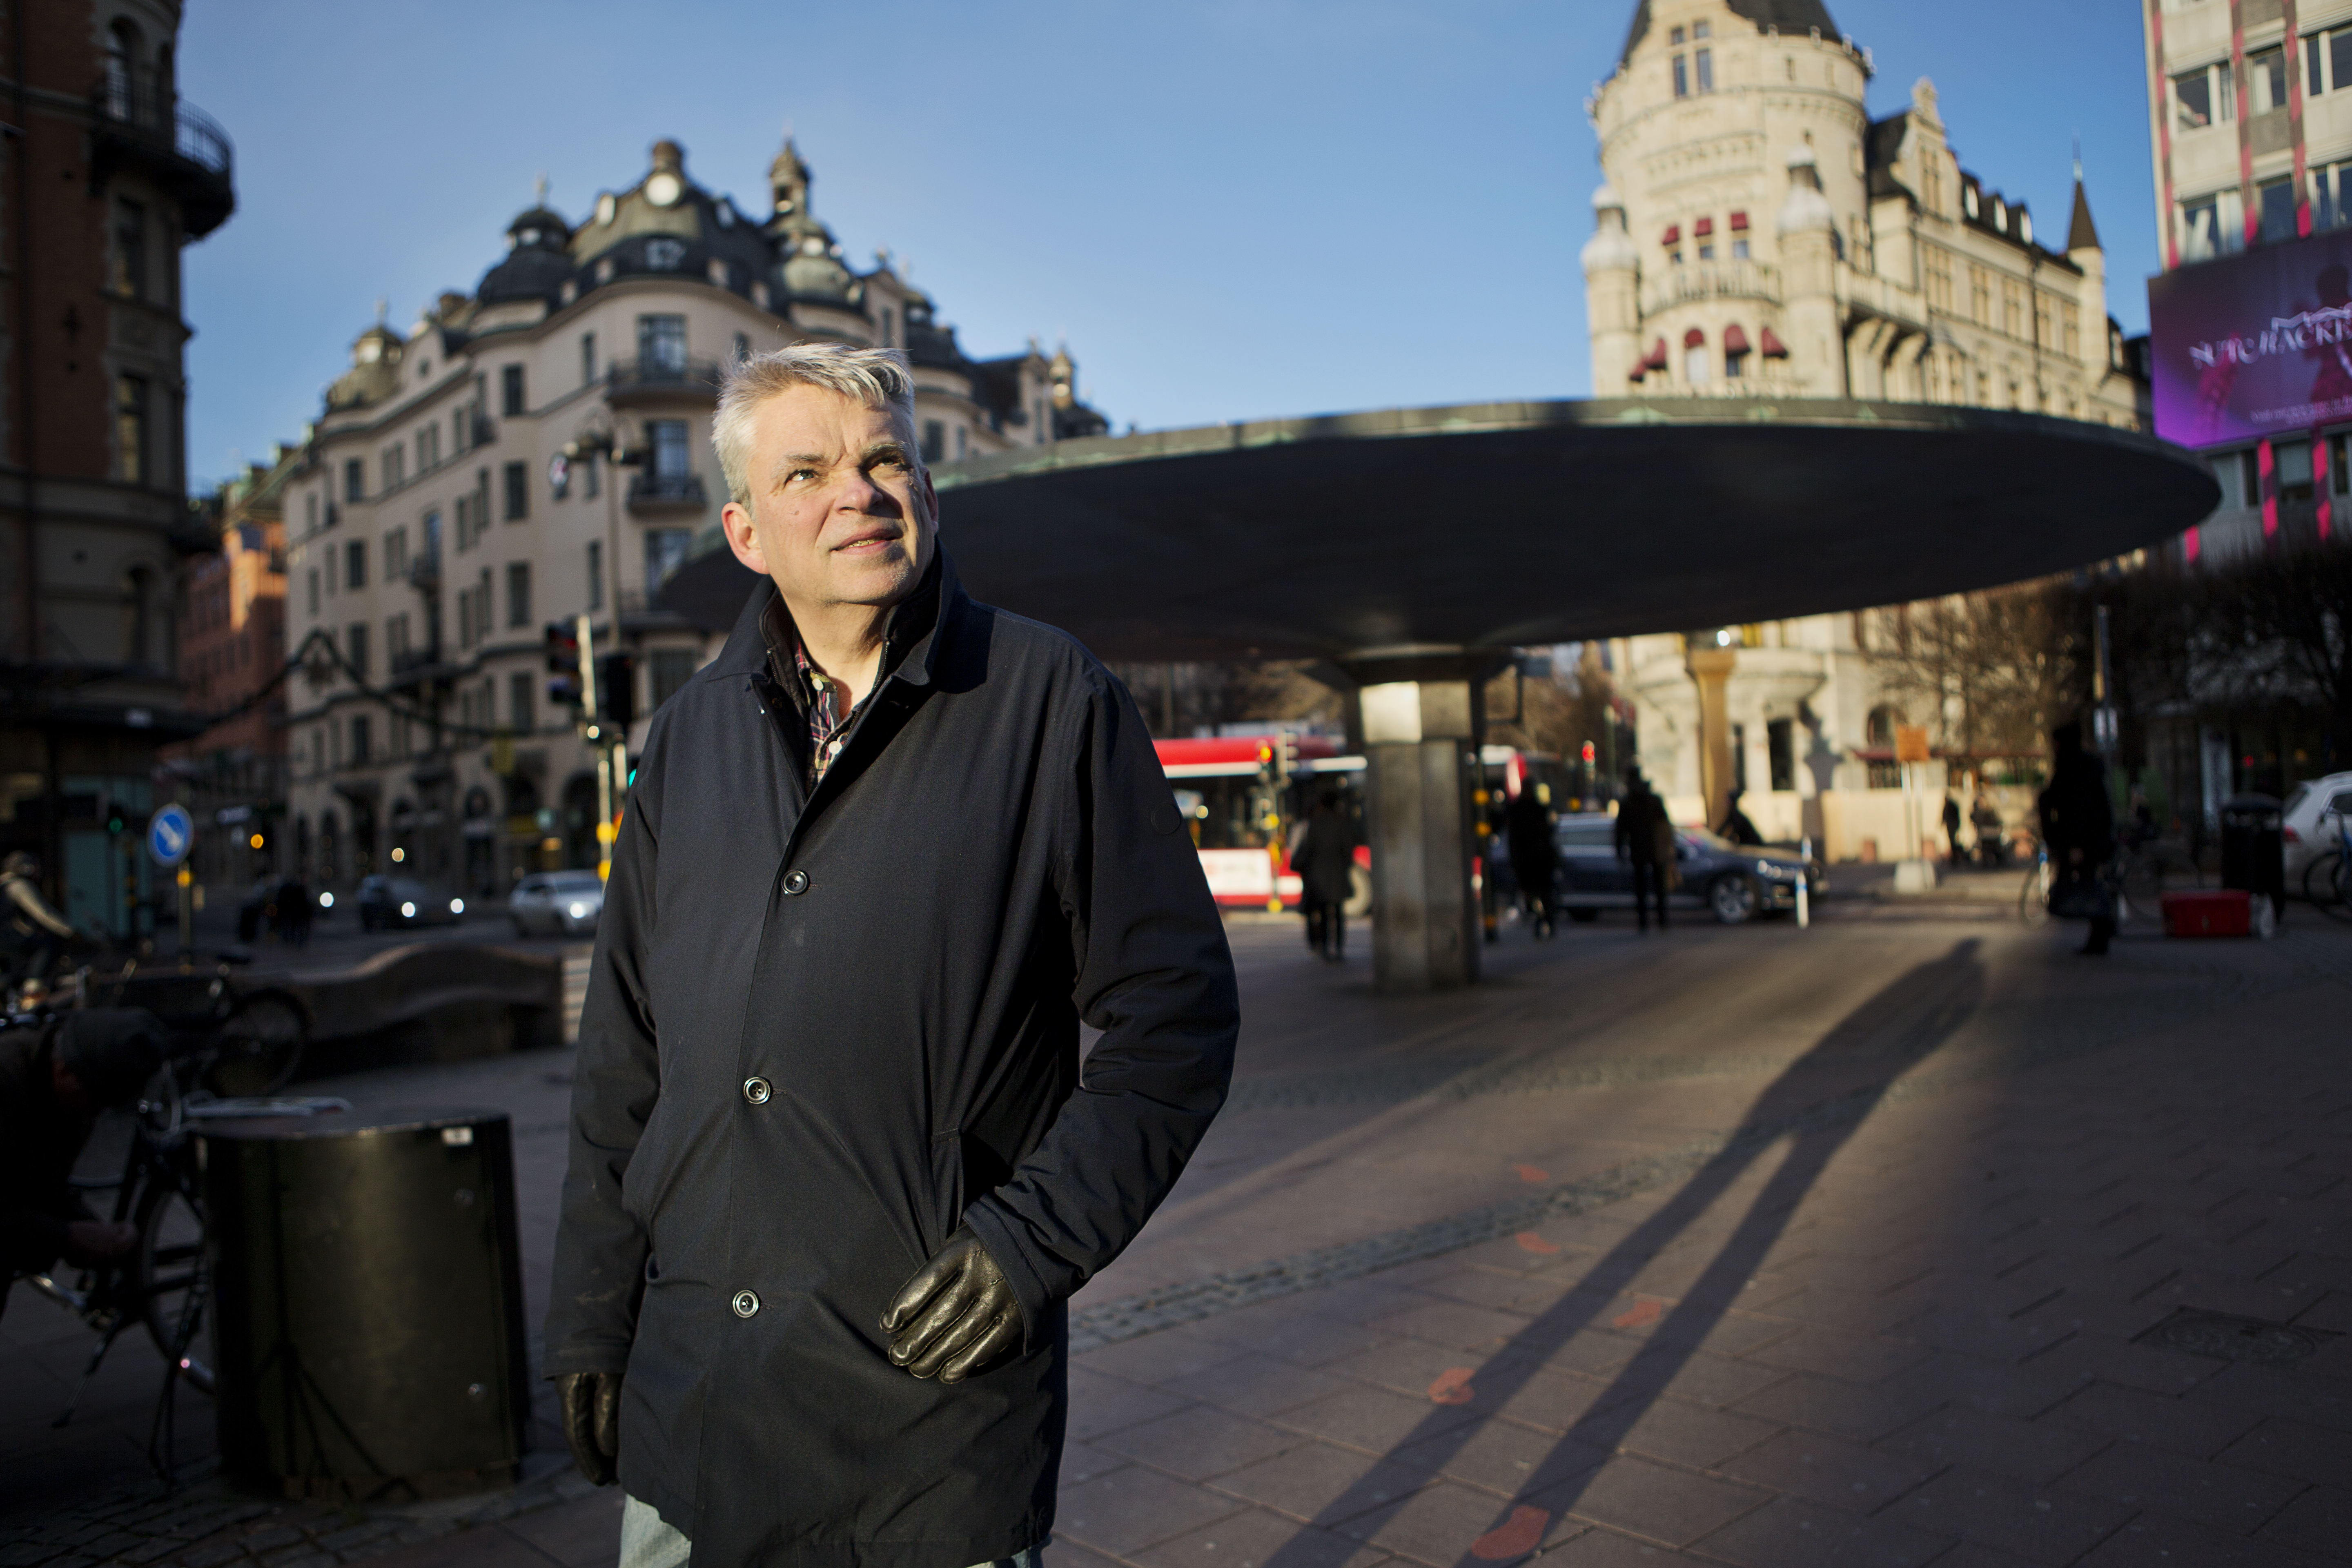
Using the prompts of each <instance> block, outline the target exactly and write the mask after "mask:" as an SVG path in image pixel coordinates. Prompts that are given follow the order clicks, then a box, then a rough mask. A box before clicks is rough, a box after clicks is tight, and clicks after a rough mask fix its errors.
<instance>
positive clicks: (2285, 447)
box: [2271, 441, 2312, 500]
mask: <svg viewBox="0 0 2352 1568" xmlns="http://www.w3.org/2000/svg"><path fill="white" fill-rule="evenodd" d="M2271 452H2272V455H2273V458H2276V460H2277V463H2278V494H2279V499H2280V500H2310V499H2311V496H2312V486H2311V443H2310V442H2308V441H2281V442H2279V443H2278V444H2277V445H2276V446H2274V447H2272V448H2271Z"/></svg>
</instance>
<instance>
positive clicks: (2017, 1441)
mask: <svg viewBox="0 0 2352 1568" xmlns="http://www.w3.org/2000/svg"><path fill="white" fill-rule="evenodd" d="M2115 1441H2116V1439H2115V1438H2114V1437H2112V1436H2108V1435H2106V1434H2105V1433H2102V1432H2092V1431H2087V1430H2084V1429H2083V1428H2080V1427H2074V1426H2058V1425H2057V1424H2055V1423H2054V1422H2048V1421H2020V1420H2018V1419H2016V1418H2015V1417H2014V1416H2009V1415H1995V1414H1993V1413H1992V1412H1990V1411H1988V1410H1978V1409H1973V1408H1971V1407H1969V1406H1968V1405H1947V1406H1945V1407H1944V1408H1943V1409H1941V1410H1938V1411H1937V1412H1936V1413H1935V1414H1934V1415H1928V1416H1926V1417H1924V1418H1922V1419H1921V1420H1919V1421H1918V1422H1916V1424H1914V1425H1912V1426H1906V1427H1905V1428H1904V1429H1903V1430H1902V1431H1900V1432H1897V1433H1895V1435H1894V1436H1890V1437H1887V1438H1885V1440H1884V1441H1882V1442H1881V1443H1880V1444H1879V1445H1878V1447H1880V1448H1881V1449H1882V1450H1884V1451H1885V1452H1886V1453H1889V1454H1899V1455H1902V1456H1903V1457H1905V1458H1909V1459H1912V1460H1915V1461H1916V1462H1917V1463H1918V1464H1920V1465H1922V1466H1924V1467H1926V1468H1927V1469H1929V1470H1939V1469H1942V1468H1944V1467H1945V1466H1947V1465H1970V1466H1973V1467H1975V1468H1978V1469H1979V1470H1990V1471H1992V1472H1993V1473H1994V1474H1995V1475H2002V1476H2010V1477H2012V1478H2014V1479H2018V1480H2021V1481H2026V1482H2030V1483H2034V1484H2045V1483H2047V1482H2049V1481H2052V1480H2053V1479H2056V1478H2058V1477H2059V1476H2062V1475H2064V1474H2065V1473H2066V1472H2067V1471H2068V1470H2071V1469H2073V1468H2074V1467H2075V1466H2077V1465H2079V1464H2081V1463H2082V1462H2083V1461H2084V1460H2085V1459H2087V1458H2090V1457H2091V1456H2092V1455H2094V1454H2095V1453H2097V1452H2098V1451H2099V1450H2100V1449H2102V1448H2105V1447H2107V1446H2108V1445H2109V1444H2111V1443H2113V1442H2115Z"/></svg>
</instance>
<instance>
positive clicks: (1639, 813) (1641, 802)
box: [1617, 788, 1666, 866]
mask: <svg viewBox="0 0 2352 1568" xmlns="http://www.w3.org/2000/svg"><path fill="white" fill-rule="evenodd" d="M1664 826H1666V803H1665V802H1664V801H1663V800H1660V799H1659V798H1658V797H1657V795H1655V794H1654V793H1652V792H1651V791H1650V790H1648V789H1646V788H1645V789H1637V790H1634V791H1633V792H1632V793H1630V794H1628V795H1626V796H1625V798H1624V799H1622V800H1621V801H1619V802H1618V803H1617V858H1619V859H1620V860H1631V861H1633V864H1635V865H1636V866H1652V865H1655V864H1657V863H1658V861H1659V860H1660V859H1661V858H1662V857H1661V856H1660V855H1659V853H1658V851H1659V850H1660V848H1661V847H1663V846H1662V845H1661V844H1660V843H1659V840H1660V839H1661V838H1663V837H1664V833H1663V832H1661V829H1663V828H1664Z"/></svg>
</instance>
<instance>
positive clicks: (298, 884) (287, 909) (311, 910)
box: [277, 877, 318, 948]
mask: <svg viewBox="0 0 2352 1568" xmlns="http://www.w3.org/2000/svg"><path fill="white" fill-rule="evenodd" d="M317 910H318V906H317V905H316V904H315V903H313V902H311V900H310V884H308V883H307V882H304V881H303V880H302V879H300V878H299V877H289V878H288V879H286V880H285V881H283V882H281V883H279V884H278V917H277V918H278V941H280V942H284V943H285V944H286V945H287V946H289V947H298V948H299V947H308V946H310V921H311V919H312V918H313V916H314V915H315V914H316V912H317Z"/></svg>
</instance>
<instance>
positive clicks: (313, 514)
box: [302, 490, 319, 538]
mask: <svg viewBox="0 0 2352 1568" xmlns="http://www.w3.org/2000/svg"><path fill="white" fill-rule="evenodd" d="M318 531H319V492H318V491H316V490H312V491H311V492H310V494H309V495H306V496H304V497H303V498H302V532H303V535H304V536H305V537H306V538H307V537H308V536H309V535H310V534H313V533H316V532H318Z"/></svg>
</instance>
